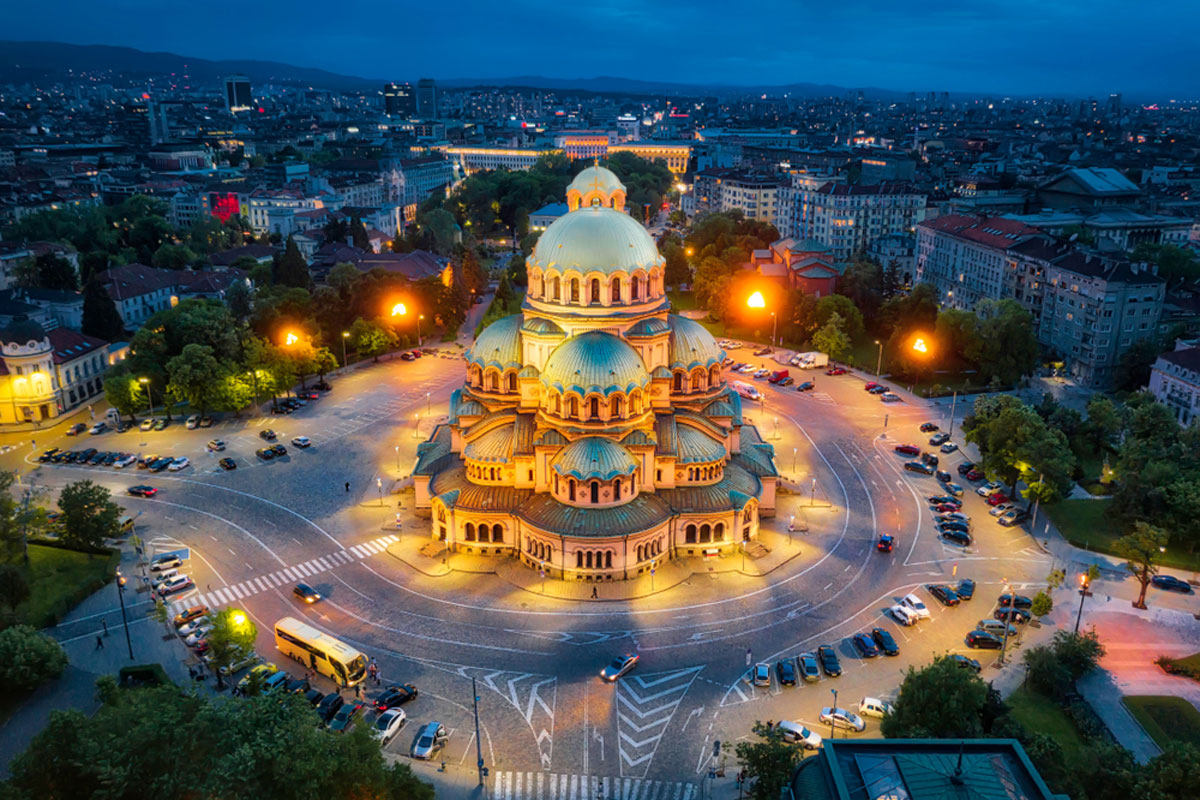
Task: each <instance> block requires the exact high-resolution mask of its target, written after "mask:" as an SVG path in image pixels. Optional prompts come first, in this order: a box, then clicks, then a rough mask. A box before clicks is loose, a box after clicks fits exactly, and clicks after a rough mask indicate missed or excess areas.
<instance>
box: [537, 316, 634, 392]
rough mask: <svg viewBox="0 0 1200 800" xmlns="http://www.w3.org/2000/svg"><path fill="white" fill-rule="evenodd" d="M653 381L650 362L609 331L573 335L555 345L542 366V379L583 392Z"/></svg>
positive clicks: (562, 388)
mask: <svg viewBox="0 0 1200 800" xmlns="http://www.w3.org/2000/svg"><path fill="white" fill-rule="evenodd" d="M649 382H650V376H649V375H647V374H646V365H645V364H643V363H642V359H641V356H639V355H638V354H637V351H636V350H634V349H633V348H632V347H631V346H630V345H629V343H628V342H626V341H625V340H624V339H621V338H620V337H618V336H614V335H612V334H611V333H606V332H605V331H588V332H587V333H581V334H579V335H578V336H572V337H571V338H570V339H567V340H566V341H565V342H563V343H562V344H560V345H559V346H558V347H556V348H554V352H553V353H551V354H550V357H549V358H548V359H546V365H545V367H543V369H542V383H543V384H544V385H546V386H547V387H550V388H553V389H557V390H558V391H560V392H569V391H576V392H578V393H579V394H581V395H587V394H588V393H589V392H599V393H601V394H603V395H608V394H610V393H612V392H629V391H632V390H633V389H635V388H641V387H644V386H645V385H646V384H647V383H649Z"/></svg>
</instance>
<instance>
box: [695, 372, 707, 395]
mask: <svg viewBox="0 0 1200 800" xmlns="http://www.w3.org/2000/svg"><path fill="white" fill-rule="evenodd" d="M703 384H704V373H703V372H693V373H692V391H693V392H698V391H700V390H701V389H703V388H704V386H703Z"/></svg>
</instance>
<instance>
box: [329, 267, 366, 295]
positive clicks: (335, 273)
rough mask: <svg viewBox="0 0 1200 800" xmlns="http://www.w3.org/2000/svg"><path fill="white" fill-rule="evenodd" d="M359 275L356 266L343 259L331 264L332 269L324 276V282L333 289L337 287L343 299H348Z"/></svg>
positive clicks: (360, 273) (360, 275)
mask: <svg viewBox="0 0 1200 800" xmlns="http://www.w3.org/2000/svg"><path fill="white" fill-rule="evenodd" d="M361 277H362V272H361V271H360V270H359V269H358V267H356V266H354V265H353V264H349V263H347V262H344V261H343V262H341V263H339V264H334V265H333V269H331V270H329V275H328V277H326V278H325V282H326V283H327V284H329V285H330V286H332V287H333V288H334V289H337V291H338V293H339V294H340V295H341V296H342V298H343V299H349V297H350V294H351V291H352V290H353V288H354V284H356V283H358V280H359V278H361Z"/></svg>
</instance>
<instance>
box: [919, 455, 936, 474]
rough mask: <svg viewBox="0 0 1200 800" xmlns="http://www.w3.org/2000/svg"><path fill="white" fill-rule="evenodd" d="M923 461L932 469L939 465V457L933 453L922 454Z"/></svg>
mask: <svg viewBox="0 0 1200 800" xmlns="http://www.w3.org/2000/svg"><path fill="white" fill-rule="evenodd" d="M921 461H923V462H924V463H926V464H928V465H929V466H931V467H936V466H937V465H938V457H937V456H935V455H934V454H933V453H921ZM931 471H932V470H931Z"/></svg>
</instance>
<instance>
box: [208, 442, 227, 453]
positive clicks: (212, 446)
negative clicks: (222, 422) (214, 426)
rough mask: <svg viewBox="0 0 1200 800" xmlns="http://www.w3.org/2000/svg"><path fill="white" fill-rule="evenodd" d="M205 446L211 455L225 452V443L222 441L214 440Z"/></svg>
mask: <svg viewBox="0 0 1200 800" xmlns="http://www.w3.org/2000/svg"><path fill="white" fill-rule="evenodd" d="M205 446H206V447H207V448H208V452H210V453H222V452H224V451H225V442H224V441H222V440H221V439H212V440H210V441H209V443H208V444H207V445H205Z"/></svg>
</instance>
